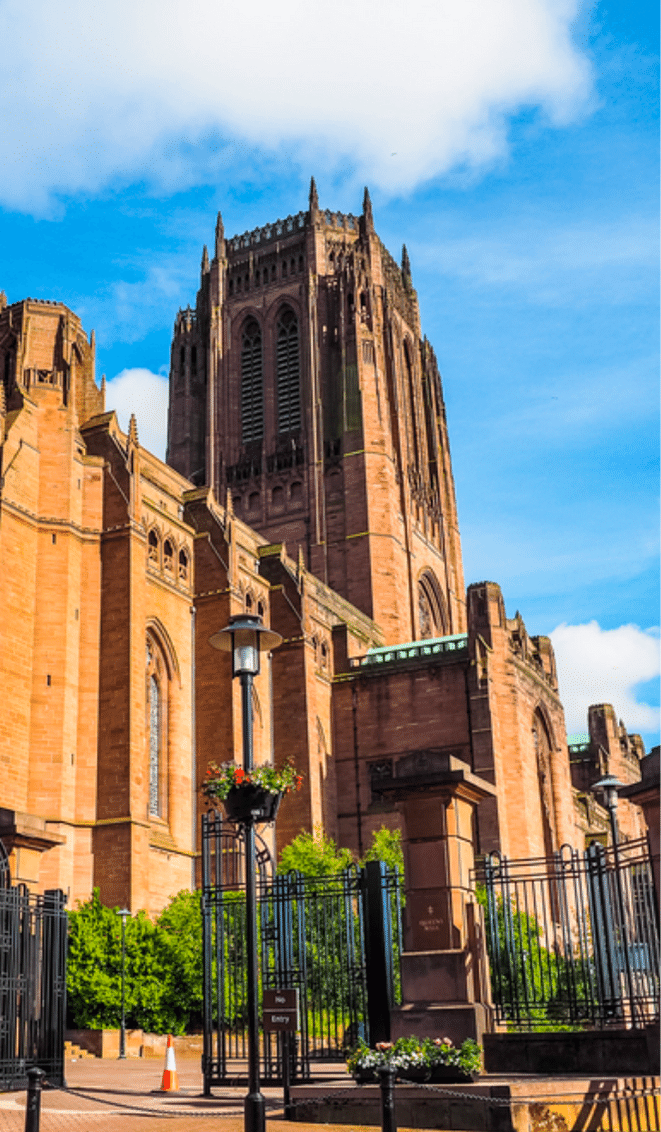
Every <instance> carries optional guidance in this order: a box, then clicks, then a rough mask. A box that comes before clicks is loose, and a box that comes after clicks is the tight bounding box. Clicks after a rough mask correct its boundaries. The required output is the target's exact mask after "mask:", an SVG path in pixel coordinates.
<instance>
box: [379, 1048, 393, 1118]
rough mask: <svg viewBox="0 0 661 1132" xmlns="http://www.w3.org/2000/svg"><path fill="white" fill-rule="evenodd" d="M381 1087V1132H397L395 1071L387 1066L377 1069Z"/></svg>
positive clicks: (390, 1066)
mask: <svg viewBox="0 0 661 1132" xmlns="http://www.w3.org/2000/svg"><path fill="white" fill-rule="evenodd" d="M379 1078H380V1081H379V1084H380V1086H381V1132H397V1125H396V1123H395V1093H394V1084H395V1069H394V1068H393V1066H392V1065H387V1066H386V1067H385V1068H384V1069H379Z"/></svg>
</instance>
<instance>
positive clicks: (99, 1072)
mask: <svg viewBox="0 0 661 1132" xmlns="http://www.w3.org/2000/svg"><path fill="white" fill-rule="evenodd" d="M162 1072H163V1064H162V1062H161V1061H160V1060H159V1059H153V1060H152V1059H145V1060H142V1059H137V1058H136V1059H128V1060H126V1061H114V1060H113V1061H110V1060H101V1059H100V1058H89V1059H88V1058H85V1059H83V1060H79V1061H73V1062H70V1061H67V1063H66V1080H67V1088H66V1090H60V1089H52V1090H51V1089H46V1090H44V1092H43V1093H42V1102H41V1129H40V1132H128V1129H132V1130H135V1132H140V1130H141V1129H143V1130H144V1132H204V1130H205V1129H209V1130H210V1129H211V1127H213V1128H214V1130H215V1129H218V1132H242V1130H243V1098H244V1096H245V1093H246V1089H245V1088H240V1089H222V1090H221V1089H216V1090H214V1096H213V1097H204V1096H202V1075H201V1073H200V1061H199V1057H195V1058H182V1057H178V1058H177V1073H178V1077H179V1086H180V1091H179V1092H178V1093H160V1092H158V1091H156V1090H158V1089H159V1088H160V1084H161V1076H162ZM333 1072H334V1074H335V1076H334V1077H333V1078H332V1077H331V1076H330V1074H329V1078H328V1080H329V1083H330V1081H331V1079H333V1080H334V1083H335V1086H336V1087H337V1085H338V1084H339V1085H342V1084H344V1083H346V1084H347V1085H348V1086H349V1085H350V1084H351V1079H350V1078H349V1077H348V1076H346V1075H345V1074H344V1073H343V1072H342V1069H341V1067H340V1066H337V1067H333ZM262 1091H263V1093H264V1096H265V1098H266V1121H267V1132H270V1130H271V1129H272V1132H308V1130H309V1132H319V1125H306V1124H302V1123H299V1122H296V1123H291V1122H289V1121H286V1120H284V1117H283V1111H282V1090H281V1089H269V1088H264V1089H263V1090H262ZM212 1121H213V1125H212V1124H211V1122H212ZM24 1126H25V1093H24V1092H20V1093H0V1132H23V1129H24ZM324 1127H325V1128H326V1129H327V1130H328V1132H351V1129H350V1128H348V1127H347V1126H346V1125H330V1124H328V1125H324ZM360 1127H361V1126H359V1125H356V1126H355V1128H354V1129H353V1132H359V1128H360ZM369 1132H374V1129H373V1128H372V1129H370V1130H369Z"/></svg>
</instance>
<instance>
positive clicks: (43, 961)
mask: <svg viewBox="0 0 661 1132" xmlns="http://www.w3.org/2000/svg"><path fill="white" fill-rule="evenodd" d="M1 848H2V846H1V843H0V849H1ZM3 854H4V851H3V852H2V853H0V855H3ZM1 871H2V870H0V872H1ZM64 905H65V896H64V893H63V892H61V891H60V890H59V889H57V890H52V891H50V892H45V893H44V894H43V896H35V895H31V894H30V893H29V892H28V890H27V888H26V887H25V886H24V885H13V886H12V885H10V884H7V883H5V884H4V885H2V886H0V1091H1V1090H3V1089H24V1088H26V1086H27V1071H28V1069H31V1068H33V1067H37V1068H39V1069H43V1070H44V1072H45V1073H46V1075H47V1078H48V1080H49V1082H50V1083H51V1084H53V1085H63V1084H64V1020H65V1009H66V949H67V916H66V912H65V908H64Z"/></svg>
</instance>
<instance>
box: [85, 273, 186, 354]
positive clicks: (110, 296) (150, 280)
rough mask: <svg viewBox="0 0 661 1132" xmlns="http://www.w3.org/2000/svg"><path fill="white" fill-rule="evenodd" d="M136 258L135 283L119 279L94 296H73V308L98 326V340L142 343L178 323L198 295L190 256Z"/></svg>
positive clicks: (87, 322) (87, 324)
mask: <svg viewBox="0 0 661 1132" xmlns="http://www.w3.org/2000/svg"><path fill="white" fill-rule="evenodd" d="M147 260H148V257H147V256H144V257H143V258H142V259H141V258H140V257H138V256H136V257H135V263H133V264H131V265H130V266H131V267H132V268H133V269H134V271H133V273H135V271H136V270H137V271H138V272H139V273H140V277H139V278H138V279H134V280H132V281H129V280H126V279H121V278H119V279H115V280H113V281H112V282H110V283H109V284H107V285H106V286H99V287H96V288H95V290H94V291H93V292H92V293H91V294H87V295H77V296H72V298H71V305H72V306H73V308H74V309H75V311H76V312H77V313H78V314H79V316H80V318H81V319H82V321H83V322H84V323H85V325H86V326H90V327H92V326H93V327H94V329H95V331H96V335H97V339H98V341H102V342H103V343H104V345H105V346H108V345H110V344H111V343H113V342H117V341H121V342H123V343H130V342H139V341H140V340H141V339H143V338H144V337H145V336H146V335H147V334H148V333H149V332H150V331H152V330H156V329H158V330H160V329H161V328H162V327H163V324H164V322H165V323H166V325H167V323H168V322H171V320H172V321H174V314H175V312H176V310H177V309H178V307H179V306H180V305H182V304H183V303H184V302H188V301H190V299H191V296H194V295H195V287H196V276H197V271H196V265H195V260H194V258H192V257H191V256H190V255H187V254H186V253H185V252H182V253H181V254H178V255H163V256H159V260H158V262H157V263H156V264H154V263H150V262H147Z"/></svg>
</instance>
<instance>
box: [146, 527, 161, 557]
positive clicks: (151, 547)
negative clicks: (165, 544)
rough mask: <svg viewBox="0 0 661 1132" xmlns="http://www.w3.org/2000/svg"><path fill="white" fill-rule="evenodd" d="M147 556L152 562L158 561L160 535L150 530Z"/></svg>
mask: <svg viewBox="0 0 661 1132" xmlns="http://www.w3.org/2000/svg"><path fill="white" fill-rule="evenodd" d="M147 557H148V558H149V561H150V562H158V535H157V534H156V531H150V532H149V535H148V536H147Z"/></svg>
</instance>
